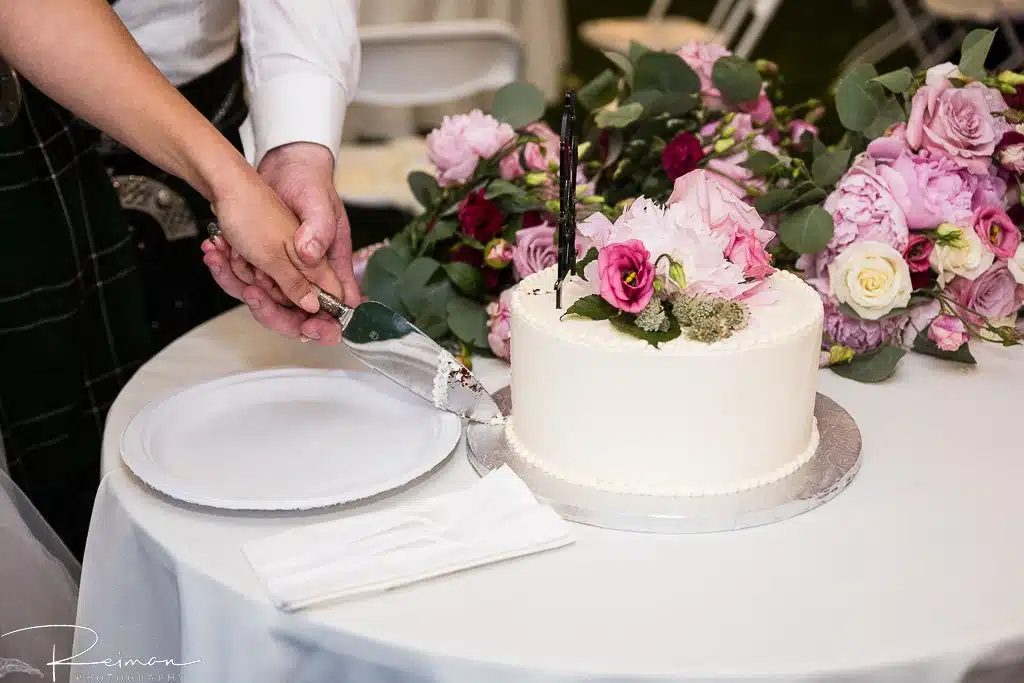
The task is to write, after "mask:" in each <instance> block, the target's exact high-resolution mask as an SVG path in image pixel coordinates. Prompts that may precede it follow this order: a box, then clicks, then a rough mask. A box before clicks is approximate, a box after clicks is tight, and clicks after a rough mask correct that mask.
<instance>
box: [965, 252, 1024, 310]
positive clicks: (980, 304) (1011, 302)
mask: <svg viewBox="0 0 1024 683" xmlns="http://www.w3.org/2000/svg"><path fill="white" fill-rule="evenodd" d="M946 294H948V295H949V296H950V297H952V298H953V300H954V301H956V302H957V303H958V304H959V305H960V306H961V307H962V308H961V310H959V311H957V313H959V314H960V315H962V316H963V317H964V318H966V319H967V321H968V322H970V323H972V324H974V325H983V324H984V322H985V320H1001V319H1005V318H1008V317H1010V316H1012V315H1013V314H1014V313H1016V312H1017V310H1018V309H1020V307H1021V303H1024V287H1022V286H1020V285H1018V284H1017V281H1016V280H1015V279H1014V277H1013V274H1012V273H1010V270H1009V269H1008V268H1007V267H1006V263H1003V262H998V263H996V264H995V265H993V266H992V267H991V268H989V269H988V270H986V271H985V272H984V273H982V274H981V275H979V276H978V277H977V278H976V279H974V280H968V279H967V278H964V277H960V276H957V277H955V278H953V280H952V282H950V283H949V285H948V286H947V287H946Z"/></svg>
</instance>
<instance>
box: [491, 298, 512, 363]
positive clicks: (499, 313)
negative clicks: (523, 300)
mask: <svg viewBox="0 0 1024 683" xmlns="http://www.w3.org/2000/svg"><path fill="white" fill-rule="evenodd" d="M511 299H512V290H511V289H506V290H505V291H504V292H502V293H501V297H499V298H498V300H497V301H493V302H491V303H490V304H488V305H487V345H488V346H490V347H491V351H492V352H494V355H495V356H497V357H498V358H504V359H505V360H508V359H509V358H511V356H512V315H511V313H510V312H509V309H508V307H509V302H510V301H511Z"/></svg>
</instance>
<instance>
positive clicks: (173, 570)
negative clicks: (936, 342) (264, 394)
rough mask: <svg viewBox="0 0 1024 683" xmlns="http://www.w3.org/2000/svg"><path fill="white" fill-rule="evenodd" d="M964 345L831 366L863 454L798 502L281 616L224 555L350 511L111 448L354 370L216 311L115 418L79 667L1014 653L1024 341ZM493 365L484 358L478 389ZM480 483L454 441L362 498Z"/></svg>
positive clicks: (266, 669)
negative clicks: (237, 398)
mask: <svg viewBox="0 0 1024 683" xmlns="http://www.w3.org/2000/svg"><path fill="white" fill-rule="evenodd" d="M978 355H979V356H980V361H981V367H980V369H978V370H974V371H971V370H967V369H964V368H962V367H960V366H958V365H955V364H944V363H940V362H937V361H933V360H932V359H928V358H924V357H919V356H914V357H911V358H908V359H907V360H906V361H905V362H904V365H903V366H902V367H901V368H900V370H899V375H898V377H897V378H895V379H894V381H891V382H888V383H886V384H883V385H877V386H866V385H859V384H855V383H852V382H849V381H845V380H842V379H840V378H839V377H837V376H835V375H833V374H832V373H829V372H827V371H823V372H822V373H821V391H822V392H823V393H825V394H827V395H829V396H831V397H832V398H834V399H836V400H837V401H838V402H839V403H841V404H842V405H843V406H845V407H846V408H847V409H848V410H849V411H850V412H851V413H852V414H853V415H854V417H855V418H856V419H857V421H858V423H859V425H860V427H861V430H862V432H863V437H864V462H863V467H862V469H861V471H860V473H859V474H858V476H857V478H856V479H855V480H854V482H853V484H852V485H851V486H850V488H849V489H848V490H846V491H844V492H843V493H842V494H841V495H840V496H838V497H837V498H836V499H835V500H833V501H831V502H829V503H828V504H826V505H824V506H822V507H821V508H818V509H817V510H814V511H813V512H810V513H807V514H805V515H802V516H799V517H796V518H793V519H789V520H786V521H784V522H781V523H778V524H774V525H771V526H766V527H760V528H755V529H748V530H743V531H737V532H730V533H720V534H706V535H689V536H659V535H644V534H630V533H623V532H615V531H607V530H602V529H596V528H590V527H585V526H578V525H574V527H573V528H574V532H575V534H576V537H577V543H576V544H575V545H574V546H572V547H570V548H566V549H563V550H561V551H556V552H553V553H547V554H542V555H537V556H533V557H528V558H523V559H520V560H516V561H512V562H508V563H504V564H499V565H493V566H489V567H485V568H481V569H478V570H474V571H470V572H466V573H463V574H460V575H455V576H449V577H445V578H441V579H437V580H434V581H430V582H427V583H423V584H420V585H415V586H411V587H408V588H404V589H401V590H396V591H394V592H391V593H388V594H385V595H381V596H377V597H373V598H367V599H363V600H357V601H354V602H349V603H346V604H342V605H337V606H332V607H329V608H324V609H316V610H312V611H309V612H305V613H300V614H294V615H285V614H281V613H278V612H276V611H275V610H274V608H273V607H272V606H271V605H270V603H269V601H268V600H267V598H266V596H265V595H264V593H263V591H262V590H261V587H260V585H259V584H258V583H257V581H256V578H255V576H254V575H253V573H252V571H251V569H250V568H249V566H248V565H247V564H246V561H245V559H244V557H243V555H242V552H241V550H240V545H241V544H242V543H243V542H245V541H247V540H249V539H253V538H258V537H263V536H266V535H268V534H271V533H273V532H276V531H280V530H283V529H288V528H291V527H294V526H297V525H300V524H306V523H309V522H313V521H318V520H326V519H332V518H336V517H338V516H340V515H345V514H351V513H352V512H353V510H349V511H345V512H339V511H327V512H321V513H313V514H310V513H304V514H285V515H278V514H252V513H220V512H217V511H212V510H205V509H198V508H192V507H189V506H186V505H180V504H178V503H176V502H174V501H172V500H170V499H167V498H164V497H161V496H159V495H157V494H155V493H154V492H152V491H150V490H148V489H147V488H146V487H145V486H144V485H142V484H141V483H140V482H138V481H137V480H136V479H135V478H134V477H133V476H132V475H130V474H129V473H128V472H126V471H125V470H124V469H123V467H122V466H121V465H120V462H119V456H118V439H119V436H120V434H121V431H122V430H123V428H124V426H125V424H126V422H127V421H128V420H129V418H130V417H131V416H132V415H133V414H134V413H135V412H136V411H138V410H139V409H140V408H141V407H142V406H144V405H145V404H146V403H148V402H149V401H152V400H154V399H156V398H159V397H161V396H165V395H167V394H168V393H169V392H173V391H175V390H178V389H181V388H184V387H188V386H191V385H194V384H196V383H197V382H200V381H202V380H206V379H210V378H214V377H218V376H222V375H227V374H231V373H235V372H239V371H245V370H252V369H257V368H266V367H272V366H280V365H289V364H290V365H298V364H301V365H312V366H324V367H330V366H351V364H352V361H351V359H349V358H347V357H346V355H345V353H344V352H343V351H341V350H338V349H320V348H316V347H313V346H312V345H299V344H296V343H293V342H288V341H286V340H283V339H279V338H276V337H273V336H272V335H271V334H270V333H267V332H264V331H263V330H262V329H260V328H258V327H257V325H256V324H255V323H252V322H251V321H250V320H249V318H248V315H247V313H246V312H245V311H244V310H236V311H232V312H229V313H228V314H225V315H224V316H221V317H220V318H218V319H216V320H214V321H211V322H210V323H208V324H206V325H204V326H202V327H200V328H199V329H197V330H195V331H194V332H192V333H191V334H189V335H187V336H185V337H184V338H182V339H181V340H179V341H178V342H176V343H175V344H173V345H172V346H170V347H168V348H167V349H166V350H165V351H164V352H163V353H161V354H160V355H159V356H158V357H157V358H156V359H154V360H153V361H152V362H150V363H149V364H147V365H146V366H145V367H143V368H142V369H141V370H140V371H139V373H138V374H137V375H136V377H135V379H133V380H132V382H131V383H130V384H129V386H128V387H127V388H126V389H125V390H124V392H123V393H122V394H121V396H120V397H119V398H118V400H117V402H116V403H115V405H114V407H113V409H112V411H111V414H110V419H109V424H108V426H107V434H106V439H105V443H104V451H105V452H104V466H105V468H106V469H107V471H108V474H107V476H106V477H105V479H104V480H103V483H102V485H101V488H100V492H99V497H98V500H97V504H96V509H95V512H94V515H93V519H92V532H91V537H90V541H89V547H88V550H87V554H86V559H85V566H84V571H83V578H82V586H81V603H80V607H79V615H78V619H79V624H80V625H83V626H89V627H91V628H93V629H95V631H96V632H97V634H98V637H99V639H100V642H99V646H98V647H97V648H96V650H94V651H93V652H90V653H89V654H88V656H86V657H83V658H82V659H86V660H89V661H95V660H100V659H103V658H104V657H105V656H111V657H118V656H121V657H124V658H129V657H130V658H136V659H143V658H149V657H156V658H159V659H167V658H174V659H175V660H176V661H177V662H178V663H182V662H186V661H192V660H202V661H201V662H198V663H196V664H191V665H189V666H188V667H185V668H184V669H183V671H184V672H185V674H186V675H185V676H184V677H183V678H179V679H178V680H186V681H191V682H198V681H209V682H210V683H234V682H236V681H237V682H239V683H241V682H243V681H244V682H245V683H263V682H266V683H282V682H284V681H287V682H288V683H303V682H306V681H358V682H359V683H378V682H384V681H388V682H392V681H456V682H460V683H462V682H464V683H483V682H486V683H501V682H503V681H509V682H513V681H514V682H515V683H540V682H548V681H598V680H600V681H627V680H628V681H638V680H644V681H648V680H655V679H656V680H660V681H666V680H672V681H701V682H706V681H719V680H722V681H724V680H728V681H730V682H731V683H738V682H747V681H755V680H756V681H763V680H772V681H830V682H833V681H835V682H842V683H851V682H853V681H858V682H859V681H871V682H872V683H874V682H882V683H897V682H898V683H954V682H955V681H959V680H961V677H962V675H963V673H964V672H965V671H966V670H967V669H968V668H969V667H970V665H971V663H972V662H976V661H978V660H979V659H981V658H982V657H984V656H986V655H987V654H989V653H991V652H993V651H994V650H995V649H996V648H997V647H998V646H1000V645H1005V644H1009V645H1011V646H1013V645H1015V644H1016V645H1019V644H1021V643H1024V543H1022V542H1021V540H1020V539H1021V538H1022V533H1021V531H1022V520H1024V495H1021V482H1024V449H1022V448H1021V431H1020V416H1021V413H1020V405H1021V404H1020V397H1021V386H1022V385H1024V383H1022V380H1024V367H1022V366H1021V360H1022V358H1024V354H1022V352H1021V351H1020V350H1019V349H1002V348H998V347H994V346H988V347H986V348H985V349H983V350H981V351H980V352H979V354H978ZM503 374H504V373H503V372H502V371H501V370H500V366H498V367H497V369H496V366H494V365H491V366H490V367H489V368H487V369H485V370H484V376H485V378H486V379H487V381H488V383H489V384H490V386H491V387H492V388H496V387H498V386H501V385H503V384H504V383H505V379H504V377H503V376H502V375H503ZM281 466H282V467H287V466H288V460H287V454H282V459H281ZM475 479H476V475H475V474H474V472H473V471H472V469H471V467H470V465H469V464H468V462H467V461H466V458H465V454H464V451H462V450H461V447H460V450H458V451H456V453H455V454H454V456H453V457H452V459H451V461H450V462H448V463H447V464H446V465H445V466H444V467H443V468H442V469H441V470H440V471H439V472H438V473H436V474H435V475H433V476H432V477H431V478H430V479H428V480H427V481H425V482H424V483H422V484H419V485H417V486H415V487H413V488H412V489H410V490H407V491H404V492H402V493H400V494H398V495H396V496H394V497H393V498H390V499H386V500H383V501H379V502H376V503H373V504H371V505H367V506H364V507H361V508H356V509H355V510H354V511H361V510H365V509H369V508H374V507H378V506H386V505H392V504H395V503H397V502H403V501H407V500H410V499H414V498H419V497H423V496H432V495H436V494H438V493H441V492H447V491H453V490H457V489H461V488H464V487H466V486H468V485H469V484H470V483H471V482H473V481H474V480H475ZM97 652H100V653H101V654H102V655H103V656H93V655H94V654H96V653H97ZM118 653H120V654H118ZM86 671H92V668H91V667H90V668H83V670H82V672H81V673H85V672H86ZM149 671H152V670H151V669H144V670H143V672H144V673H147V672H149ZM72 680H75V679H72ZM80 680H85V679H80ZM125 680H128V679H125ZM133 680H150V679H133ZM152 680H156V679H152ZM1019 680H1021V679H1019V678H1018V679H1007V683H1010V682H1011V681H1012V683H1018V681H1019Z"/></svg>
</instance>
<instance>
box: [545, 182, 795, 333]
mask: <svg viewBox="0 0 1024 683" xmlns="http://www.w3.org/2000/svg"><path fill="white" fill-rule="evenodd" d="M577 232H578V234H579V236H580V241H581V242H582V247H583V249H582V251H583V252H584V253H585V256H584V257H583V258H581V259H580V260H579V261H578V262H577V264H576V269H575V271H574V272H575V274H576V275H577V276H579V277H581V278H583V279H584V280H585V281H586V282H587V283H589V285H590V288H591V289H592V291H593V293H591V294H589V295H586V296H583V297H582V298H580V299H578V300H577V301H576V302H574V303H573V304H572V306H570V307H569V309H568V310H567V311H566V313H565V315H566V316H569V315H573V316H579V317H583V318H589V319H591V320H607V321H609V322H610V323H611V324H612V325H613V326H614V327H615V328H616V329H618V330H620V331H621V332H623V333H625V334H629V335H632V336H634V337H638V338H640V339H643V340H645V341H647V342H649V343H650V344H652V345H654V346H658V344H660V343H663V342H667V341H671V340H672V339H675V338H676V337H679V336H681V335H683V334H685V335H686V336H687V337H688V338H690V339H693V340H695V341H700V342H706V343H712V342H716V341H720V340H722V339H726V338H728V337H730V336H731V335H732V334H733V333H734V332H737V331H739V330H741V329H743V328H744V327H746V325H747V322H748V320H749V317H750V311H749V307H750V306H756V305H764V304H768V303H771V302H772V301H773V300H774V293H773V292H772V290H771V289H770V287H769V285H768V281H767V278H768V276H770V275H771V274H772V273H774V272H775V270H774V268H772V265H771V256H770V255H769V253H768V251H767V249H766V246H767V244H768V242H769V241H770V240H771V239H772V237H773V236H774V233H772V232H771V231H770V230H767V229H765V228H764V221H763V220H762V219H761V217H760V216H759V215H758V214H757V211H756V210H755V209H754V208H753V207H752V206H750V205H749V204H747V203H746V202H745V201H743V198H742V197H740V196H739V195H737V194H736V191H735V189H734V186H733V185H732V184H731V183H729V182H728V181H727V180H726V179H724V178H721V177H720V176H718V175H717V174H716V173H714V172H712V171H705V170H695V171H691V172H690V173H688V174H686V175H684V176H682V177H680V178H678V179H677V180H676V181H675V186H674V189H673V192H672V195H671V196H670V197H669V199H668V201H667V203H666V204H665V205H664V206H662V205H660V204H658V203H656V202H654V201H652V200H650V199H648V198H646V197H638V198H636V199H635V200H634V201H633V202H632V204H630V206H629V207H628V208H627V209H626V210H625V211H624V212H623V213H622V215H621V216H619V217H618V218H617V219H616V220H615V222H614V223H613V222H612V221H610V220H609V219H608V218H607V217H605V216H604V215H603V214H600V213H597V214H594V215H592V216H591V217H590V218H588V219H587V220H586V221H584V222H583V223H581V224H580V225H579V226H578V228H577Z"/></svg>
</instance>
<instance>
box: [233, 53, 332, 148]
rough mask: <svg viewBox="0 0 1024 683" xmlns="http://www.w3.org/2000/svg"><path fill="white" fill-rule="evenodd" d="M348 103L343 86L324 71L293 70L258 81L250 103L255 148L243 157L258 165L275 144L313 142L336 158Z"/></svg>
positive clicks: (278, 145) (277, 145)
mask: <svg viewBox="0 0 1024 683" xmlns="http://www.w3.org/2000/svg"><path fill="white" fill-rule="evenodd" d="M347 104H348V98H347V97H346V93H345V90H344V88H342V87H341V85H340V84H339V83H338V82H337V81H335V80H333V79H331V78H330V77H329V76H326V75H323V74H315V73H302V72H298V73H296V72H293V73H289V74H285V75H282V76H278V77H276V78H273V79H271V80H268V81H265V82H263V83H261V84H260V86H259V88H258V89H257V90H255V91H254V92H253V93H252V99H251V104H250V109H251V112H250V118H251V120H252V127H253V142H254V146H255V149H254V150H253V152H252V154H249V153H248V150H246V151H247V153H246V157H249V158H251V159H252V161H253V166H259V164H260V162H261V161H262V160H263V157H264V156H265V155H266V153H267V152H269V151H270V150H272V149H274V148H275V147H280V146H281V145H287V144H289V143H292V142H315V143H317V144H320V145H323V146H324V147H326V148H327V149H329V150H330V151H331V154H332V155H333V156H334V158H335V160H337V158H338V150H339V149H340V148H341V129H342V127H343V126H344V123H345V109H346V107H347Z"/></svg>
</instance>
